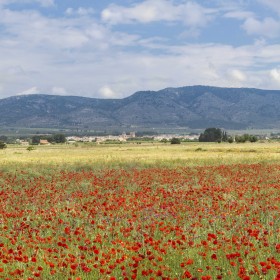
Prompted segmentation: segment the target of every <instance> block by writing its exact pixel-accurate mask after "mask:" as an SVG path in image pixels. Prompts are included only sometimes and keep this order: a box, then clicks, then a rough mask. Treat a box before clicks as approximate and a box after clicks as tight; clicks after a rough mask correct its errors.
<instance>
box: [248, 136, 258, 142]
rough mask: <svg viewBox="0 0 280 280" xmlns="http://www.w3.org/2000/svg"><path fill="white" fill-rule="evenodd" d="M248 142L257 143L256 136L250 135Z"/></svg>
mask: <svg viewBox="0 0 280 280" xmlns="http://www.w3.org/2000/svg"><path fill="white" fill-rule="evenodd" d="M249 141H250V142H251V143H253V142H257V141H258V137H257V136H256V135H250V137H249Z"/></svg>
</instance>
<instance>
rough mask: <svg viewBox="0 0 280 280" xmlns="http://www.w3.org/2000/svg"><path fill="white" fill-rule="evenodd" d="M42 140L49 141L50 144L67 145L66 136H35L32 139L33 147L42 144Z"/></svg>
mask: <svg viewBox="0 0 280 280" xmlns="http://www.w3.org/2000/svg"><path fill="white" fill-rule="evenodd" d="M40 140H47V141H48V142H49V143H65V142H66V137H65V135H64V134H61V133H59V134H54V135H48V136H46V135H34V136H33V137H32V139H31V141H32V144H33V145H37V144H40Z"/></svg>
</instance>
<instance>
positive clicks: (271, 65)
mask: <svg viewBox="0 0 280 280" xmlns="http://www.w3.org/2000/svg"><path fill="white" fill-rule="evenodd" d="M187 85H211V86H222V87H257V88H266V89H280V1H279V0H235V1H231V0H207V1H206V0H200V1H195V0H192V1H189V0H145V1H144V0H119V1H110V0H85V1H84V0H83V1H81V0H79V1H78V0H0V98H4V97H8V96H11V95H20V94H35V93H47V94H59V95H79V96H88V97H98V98H123V97H126V96H129V95H131V94H132V93H134V92H136V91H139V90H159V89H162V88H166V87H179V86H187Z"/></svg>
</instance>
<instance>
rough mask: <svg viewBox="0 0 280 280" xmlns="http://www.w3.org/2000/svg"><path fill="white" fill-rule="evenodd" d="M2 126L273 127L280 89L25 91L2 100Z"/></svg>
mask: <svg viewBox="0 0 280 280" xmlns="http://www.w3.org/2000/svg"><path fill="white" fill-rule="evenodd" d="M0 126H2V127H31V128H36V127H40V128H70V129H71V128H88V129H97V128H106V127H111V128H112V127H113V128H116V129H121V128H124V127H127V128H128V127H130V128H131V129H133V130H137V128H138V127H145V128H175V127H176V128H180V127H181V128H191V129H196V128H200V129H203V128H206V127H220V128H224V129H248V128H251V129H265V128H266V129H270V128H279V126H280V90H261V89H255V88H219V87H211V86H187V87H180V88H166V89H163V90H159V91H140V92H136V93H134V94H133V95H131V96H129V97H126V98H123V99H98V98H87V97H78V96H57V95H43V94H42V95H41V94H38V95H21V96H13V97H8V98H5V99H0Z"/></svg>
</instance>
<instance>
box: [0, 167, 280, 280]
mask: <svg viewBox="0 0 280 280" xmlns="http://www.w3.org/2000/svg"><path fill="white" fill-rule="evenodd" d="M279 208H280V165H279V164H276V163H273V164H257V163H256V164H231V165H206V166H180V167H176V168H175V167H170V168H167V167H147V168H126V169H123V168H105V167H104V168H103V169H92V170H90V169H87V170H76V171H75V170H64V171H63V170H56V169H55V168H53V170H50V171H49V172H48V173H42V174H33V173H31V171H30V170H28V171H26V170H24V169H22V170H16V171H15V172H14V171H13V172H8V171H2V172H1V173H0V278H1V279H29V280H31V279H73V280H79V279H110V280H113V279H150V280H151V279H203V280H206V279H208V280H209V279H244V280H245V279H280V215H279V210H280V209H279Z"/></svg>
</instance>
